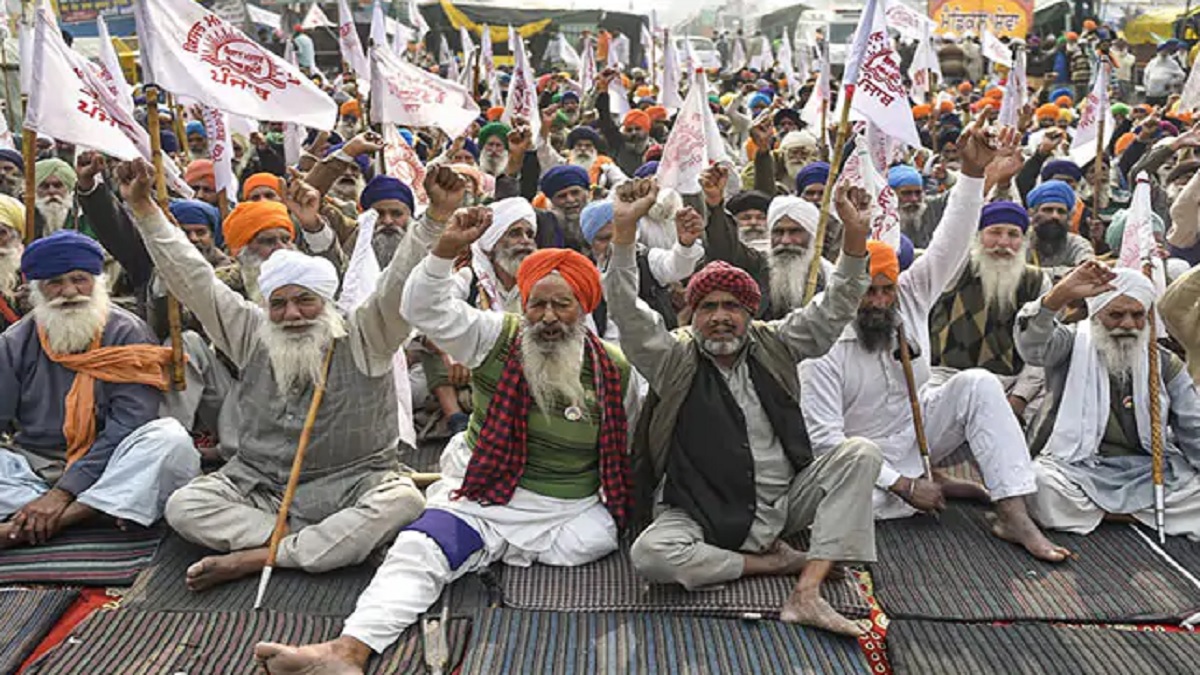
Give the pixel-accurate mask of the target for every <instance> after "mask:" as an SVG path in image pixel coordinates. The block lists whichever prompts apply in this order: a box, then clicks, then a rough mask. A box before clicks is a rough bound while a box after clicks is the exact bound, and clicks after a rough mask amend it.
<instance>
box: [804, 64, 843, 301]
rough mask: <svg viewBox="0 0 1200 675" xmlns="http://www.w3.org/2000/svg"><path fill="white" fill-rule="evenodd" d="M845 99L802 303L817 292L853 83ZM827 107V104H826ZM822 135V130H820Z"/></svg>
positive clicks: (822, 197) (839, 168)
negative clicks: (830, 204) (822, 250)
mask: <svg viewBox="0 0 1200 675" xmlns="http://www.w3.org/2000/svg"><path fill="white" fill-rule="evenodd" d="M845 97H846V100H845V105H843V106H842V118H841V120H840V121H839V122H838V132H837V140H836V141H835V143H836V144H835V145H834V146H833V161H831V162H830V163H829V166H830V169H829V178H827V179H825V192H824V194H822V195H821V217H820V219H819V220H817V234H816V236H815V237H813V243H812V248H813V259H812V264H811V265H810V266H809V268H808V283H807V284H806V285H805V287H804V303H803V304H806V305H807V304H808V302H809V301H810V300H812V297H813V296H814V295H816V293H817V277H818V275H819V274H820V272H821V249H822V248H824V245H825V231H826V230H827V229H829V203H830V200H831V199H832V198H833V184H834V182H835V181H836V180H837V176H838V173H840V171H841V165H842V155H843V154H844V151H845V147H846V138H847V137H848V136H849V135H850V104H851V103H853V102H854V85H852V84H848V85H846V95H845ZM826 107H828V106H826ZM822 136H824V130H822Z"/></svg>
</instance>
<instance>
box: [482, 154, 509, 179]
mask: <svg viewBox="0 0 1200 675" xmlns="http://www.w3.org/2000/svg"><path fill="white" fill-rule="evenodd" d="M507 166H508V153H507V152H505V153H503V154H501V155H499V156H493V155H491V154H488V153H486V152H481V153H479V170H480V171H482V172H484V173H486V174H487V175H489V176H499V175H500V174H502V173H504V169H505V168H506V167H507Z"/></svg>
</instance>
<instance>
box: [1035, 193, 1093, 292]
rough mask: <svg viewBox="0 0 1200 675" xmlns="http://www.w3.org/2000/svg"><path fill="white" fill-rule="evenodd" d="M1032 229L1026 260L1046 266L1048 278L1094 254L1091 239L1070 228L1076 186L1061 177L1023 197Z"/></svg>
mask: <svg viewBox="0 0 1200 675" xmlns="http://www.w3.org/2000/svg"><path fill="white" fill-rule="evenodd" d="M1025 206H1027V207H1029V220H1030V221H1031V224H1032V225H1033V230H1032V231H1031V232H1030V233H1029V252H1028V254H1027V255H1028V258H1029V262H1030V263H1031V264H1033V265H1037V266H1038V267H1040V268H1042V269H1043V270H1045V271H1046V272H1047V273H1048V274H1049V275H1050V278H1051V280H1055V281H1056V280H1058V279H1061V278H1063V277H1064V276H1066V274H1067V273H1068V272H1070V271H1071V268H1072V267H1074V266H1076V265H1078V264H1079V263H1081V262H1083V261H1085V260H1088V259H1090V258H1093V257H1094V256H1095V251H1094V250H1093V249H1092V242H1090V241H1088V240H1087V239H1085V238H1084V237H1082V236H1080V235H1078V234H1075V233H1074V232H1071V231H1070V229H1069V225H1068V222H1069V220H1070V218H1071V209H1073V208H1075V190H1072V189H1071V186H1070V185H1067V184H1066V183H1064V182H1062V181H1061V180H1048V181H1046V182H1044V183H1042V184H1041V185H1038V186H1037V187H1035V188H1034V189H1032V190H1030V191H1029V194H1028V195H1026V197H1025Z"/></svg>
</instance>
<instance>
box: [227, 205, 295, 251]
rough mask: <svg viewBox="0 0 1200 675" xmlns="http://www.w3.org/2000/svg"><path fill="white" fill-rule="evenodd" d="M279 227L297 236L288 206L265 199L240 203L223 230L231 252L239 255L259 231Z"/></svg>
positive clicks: (231, 213)
mask: <svg viewBox="0 0 1200 675" xmlns="http://www.w3.org/2000/svg"><path fill="white" fill-rule="evenodd" d="M277 227H280V228H283V229H285V230H287V231H288V232H291V233H292V236H293V237H295V236H296V228H295V227H294V226H293V225H292V217H291V216H289V215H288V210H287V207H286V206H284V205H283V204H280V203H279V202H273V201H270V200H267V199H264V200H262V201H260V202H242V203H240V204H238V205H237V208H235V209H234V210H233V211H230V212H229V215H228V216H226V217H225V222H224V223H223V224H222V225H221V230H222V232H223V233H224V234H225V243H226V244H227V245H228V246H229V252H230V253H232V254H234V255H237V254H238V252H239V251H241V250H242V248H244V247H245V246H246V244H249V243H250V242H251V241H253V240H254V237H256V236H258V233H259V232H262V231H263V230H271V229H274V228H277Z"/></svg>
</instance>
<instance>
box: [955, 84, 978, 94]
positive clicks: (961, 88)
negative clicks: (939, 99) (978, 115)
mask: <svg viewBox="0 0 1200 675" xmlns="http://www.w3.org/2000/svg"><path fill="white" fill-rule="evenodd" d="M974 88H975V87H973V86H971V83H970V82H959V83H958V93H960V94H969V93H971V90H972V89H974Z"/></svg>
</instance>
